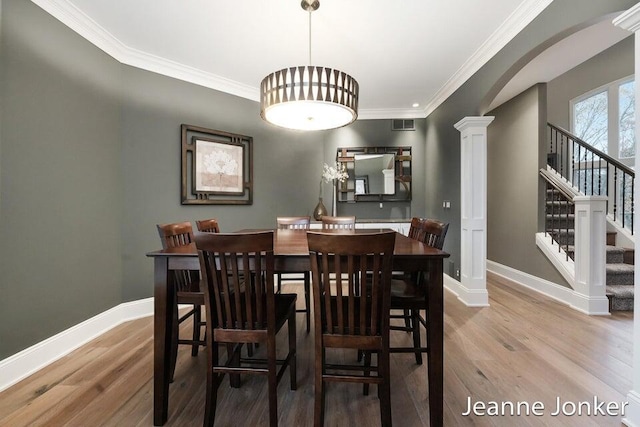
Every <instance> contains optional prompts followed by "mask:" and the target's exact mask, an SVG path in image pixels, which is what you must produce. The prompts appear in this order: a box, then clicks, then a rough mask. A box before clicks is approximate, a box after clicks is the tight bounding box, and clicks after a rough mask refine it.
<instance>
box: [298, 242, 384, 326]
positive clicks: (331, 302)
mask: <svg viewBox="0 0 640 427" xmlns="http://www.w3.org/2000/svg"><path fill="white" fill-rule="evenodd" d="M307 239H308V244H309V253H310V257H311V271H312V277H313V298H314V301H313V303H314V310H315V320H316V322H317V323H319V324H321V331H322V333H323V334H337V335H347V336H354V335H357V336H378V335H380V334H381V333H382V332H383V331H385V330H388V326H389V316H388V312H389V301H390V288H389V283H390V280H391V261H392V256H393V247H394V243H395V232H384V233H369V234H333V233H319V232H308V233H307ZM316 331H317V329H316Z"/></svg>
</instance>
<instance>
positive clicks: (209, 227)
mask: <svg viewBox="0 0 640 427" xmlns="http://www.w3.org/2000/svg"><path fill="white" fill-rule="evenodd" d="M196 227H197V228H198V231H202V232H203V233H219V232H220V226H219V225H218V220H216V219H213V218H212V219H202V220H200V221H196Z"/></svg>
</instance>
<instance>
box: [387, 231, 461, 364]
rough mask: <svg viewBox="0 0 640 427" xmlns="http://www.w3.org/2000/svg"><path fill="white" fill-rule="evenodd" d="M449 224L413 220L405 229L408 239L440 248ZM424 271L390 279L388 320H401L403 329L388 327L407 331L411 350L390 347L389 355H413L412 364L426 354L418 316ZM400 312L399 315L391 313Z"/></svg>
mask: <svg viewBox="0 0 640 427" xmlns="http://www.w3.org/2000/svg"><path fill="white" fill-rule="evenodd" d="M448 229H449V224H448V223H444V222H441V221H438V220H435V219H424V218H413V219H412V220H411V226H410V228H409V237H411V238H413V239H416V240H419V241H421V242H422V243H424V244H426V245H429V246H431V247H434V248H436V249H442V248H443V247H444V241H445V237H446V235H447V230H448ZM425 273H426V272H420V273H412V274H402V275H400V276H396V275H394V276H393V279H392V280H391V310H392V314H391V318H392V319H398V318H400V319H404V326H399V325H397V326H395V325H394V326H391V329H392V330H400V331H405V332H411V333H412V334H413V347H392V348H391V353H415V357H416V363H417V364H418V365H421V364H422V353H428V348H427V347H422V346H421V344H420V341H421V340H420V324H422V325H423V327H424V328H425V329H426V328H427V321H426V320H425V319H426V316H425V317H423V316H422V315H421V314H420V311H421V310H425V311H426V309H427V303H426V297H425V296H426V289H425V288H424V286H423V283H422V282H423V280H424V277H425V276H424V274H425ZM397 310H402V312H403V313H402V314H394V311H395V312H397Z"/></svg>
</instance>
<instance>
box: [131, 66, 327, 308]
mask: <svg viewBox="0 0 640 427" xmlns="http://www.w3.org/2000/svg"><path fill="white" fill-rule="evenodd" d="M123 82H124V83H123V87H124V93H125V94H126V96H125V99H124V101H123V110H122V111H123V113H122V135H123V151H122V161H123V176H124V180H125V183H126V186H125V189H124V216H123V226H122V227H123V234H124V236H125V239H124V241H123V243H124V245H123V248H122V252H123V257H124V261H123V262H124V280H123V284H124V292H123V298H124V300H125V301H130V300H136V299H139V298H144V297H149V296H151V295H152V291H153V287H152V285H153V275H152V271H153V269H152V268H153V262H152V261H151V260H150V259H149V258H147V257H145V253H147V252H149V251H151V250H154V249H157V248H158V247H159V245H160V241H159V239H158V236H157V232H156V229H155V226H156V224H158V223H163V222H174V221H184V220H191V221H192V222H193V221H195V220H197V219H204V218H217V219H218V221H219V223H220V227H221V229H222V231H234V230H238V229H241V228H248V227H273V226H274V225H275V219H276V216H278V215H310V214H311V213H312V211H313V208H314V207H315V205H316V203H317V201H318V182H319V179H320V175H321V171H322V163H323V161H324V160H323V151H322V146H323V143H322V141H323V138H324V137H325V133H326V132H312V133H302V132H293V131H287V130H282V129H279V128H276V127H274V126H271V125H268V124H267V123H265V122H264V121H263V120H262V119H261V118H260V106H259V104H258V103H256V102H253V101H249V100H246V99H243V98H238V97H234V96H230V95H227V94H224V93H221V92H217V91H214V90H210V89H206V88H203V87H199V86H196V85H193V84H190V83H185V82H183V81H179V80H175V79H172V78H168V77H165V76H161V75H158V74H154V73H150V72H147V71H142V70H139V69H136V68H131V67H124V79H123ZM182 123H185V124H191V125H197V126H203V127H207V128H210V129H219V130H224V131H227V132H233V133H239V134H243V135H249V136H252V137H253V144H254V180H255V182H254V185H253V191H254V197H253V205H250V206H232V205H228V206H225V205H209V206H183V205H181V204H180V167H181V161H180V124H182ZM334 157H335V155H334ZM194 225H195V224H194Z"/></svg>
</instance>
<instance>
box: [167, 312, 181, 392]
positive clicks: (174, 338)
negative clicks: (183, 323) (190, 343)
mask: <svg viewBox="0 0 640 427" xmlns="http://www.w3.org/2000/svg"><path fill="white" fill-rule="evenodd" d="M172 316H173V328H172V330H171V359H170V360H171V377H170V379H169V381H170V382H173V376H174V375H175V373H176V362H177V360H178V338H179V336H178V334H179V328H180V324H179V323H180V322H179V321H178V319H179V318H180V316H179V314H178V305H177V304H174V305H173V313H172Z"/></svg>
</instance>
